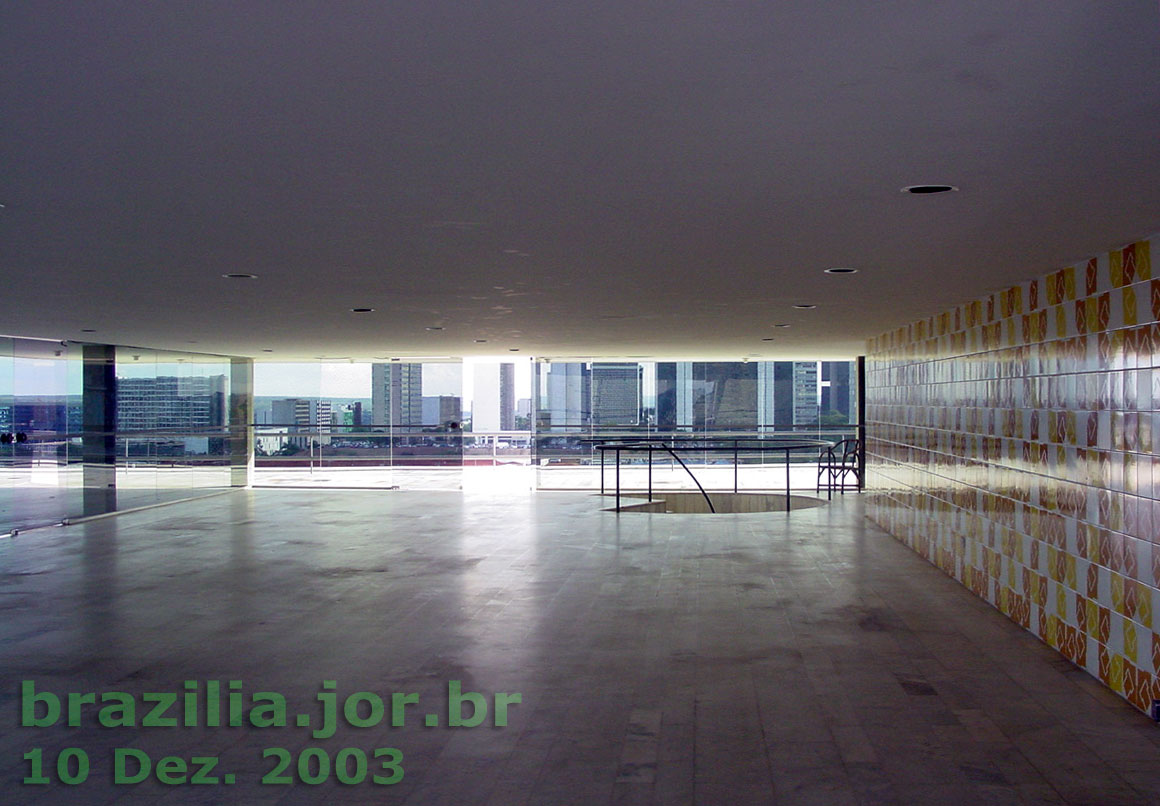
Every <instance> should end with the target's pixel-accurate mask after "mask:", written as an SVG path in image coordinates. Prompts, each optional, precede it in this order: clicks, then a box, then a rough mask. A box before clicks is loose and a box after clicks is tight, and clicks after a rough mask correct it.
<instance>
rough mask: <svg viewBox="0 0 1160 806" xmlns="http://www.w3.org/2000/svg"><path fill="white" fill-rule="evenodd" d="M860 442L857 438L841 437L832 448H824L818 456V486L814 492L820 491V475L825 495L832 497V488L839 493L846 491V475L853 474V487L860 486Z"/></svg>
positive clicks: (857, 488) (857, 487) (858, 487)
mask: <svg viewBox="0 0 1160 806" xmlns="http://www.w3.org/2000/svg"><path fill="white" fill-rule="evenodd" d="M861 454H862V442H861V440H858V439H853V438H851V439H843V440H842V441H841V442H838V443H837V444H836V445H834V446H833V447H832V448H826V449H825V450H824V451H822V453H821V455H820V456H818V486H817V489H816V492H819V493H820V492H821V491H822V477H823V476H825V479H826V497H827V498H832V497H833V495H834V488H835V487H837V489H838V491H839V492H841V493H845V492H846V484H847V482H846V477H847V476H849V475H853V476H854V481H853V489H855V490H859V489H861V488H862V467H861Z"/></svg>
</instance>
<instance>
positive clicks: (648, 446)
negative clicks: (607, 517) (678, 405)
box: [593, 437, 834, 513]
mask: <svg viewBox="0 0 1160 806" xmlns="http://www.w3.org/2000/svg"><path fill="white" fill-rule="evenodd" d="M666 441H668V440H665V439H652V440H636V439H629V440H620V441H617V442H601V443H596V444H594V445H593V448H595V449H596V450H598V451H600V493H601V495H603V494H604V455H605V452H606V451H615V452H616V511H617V512H620V453H621V451H627V452H630V453H631V452H640V451H647V452H648V455H649V459H648V463H649V476H648V497H649V500H650V501H651V500H652V452H653V451H654V450H656V449H657V448H658V447H660V448H663V449H664V450H666V451H668V452H669V453H670V454H671V455H672V456H673V458H674V459H676V460H677V461H678V462H680V463H681V467H683V468H685V472H686V473H688V474H689V476H690V477H692V479H693V482H694V483H695V484H696V485H697V488H698V489H699V490H700V491H701V495H703V496H705V500H706V501H707V502H708V503H709V510H710V511H711V512H714V513H715V512H716V511H717V510H716V509H715V508H714V507H713V502H712V501H711V500H710V499H709V495H708V493H706V492H705V488H704V487H702V486H701V482H699V481H697V477H696V476H694V475H693V472H692V471H691V470H689V468H688V466H687V465H686V464H685V463H684V462H683V461H682V460H681V458H680V457H679V456H677V454H676V448H677V447H678V446H677V445H675V444H674V445H671V446H670V445H666V444H664V443H665V442H666ZM681 441H682V442H687V441H692V442H694V443H706V444H704V445H702V447H700V448H698V449H699V450H703V451H723V450H728V449H725V448H715V447H711V446H709V445H708V444H707V443H715V442H731V443H733V445H732V448H731V450H732V452H733V492H734V493H737V492H738V481H737V467H738V462H737V459H738V454H739V451H740V444H741V443H743V442H756V443H761V449H762V450H780V451H785V511H786V512H789V511H790V479H789V466H790V461H789V454H790V451H794V450H800V449H802V448H827V449H829V448H832V447H833V446H834V443H832V442H830V441H828V440H822V439H806V438H803V437H796V438H793V437H791V438H785V437H782V438H774V437H735V438H733V439H728V438H726V439H722V438H719V437H691V438H690V439H689V440H681ZM775 442H781V443H783V444H781V445H774V444H773V443H775ZM657 443H659V445H658V444H657ZM786 443H788V444H786ZM679 447H685V446H684V445H681V446H679Z"/></svg>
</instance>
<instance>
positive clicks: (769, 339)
mask: <svg viewBox="0 0 1160 806" xmlns="http://www.w3.org/2000/svg"><path fill="white" fill-rule="evenodd" d="M762 341H773V336H766V337H765V338H763V339H762Z"/></svg>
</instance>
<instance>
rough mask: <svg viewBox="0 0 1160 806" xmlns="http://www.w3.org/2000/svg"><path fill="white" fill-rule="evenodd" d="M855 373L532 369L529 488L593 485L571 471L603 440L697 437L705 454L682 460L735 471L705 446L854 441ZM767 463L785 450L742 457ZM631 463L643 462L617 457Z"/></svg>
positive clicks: (796, 366)
mask: <svg viewBox="0 0 1160 806" xmlns="http://www.w3.org/2000/svg"><path fill="white" fill-rule="evenodd" d="M855 367H856V365H855V362H853V361H757V362H745V361H718V362H705V361H668V362H598V361H587V362H581V361H571V362H554V361H551V362H550V361H542V362H538V363H537V364H536V366H535V369H536V373H535V383H534V389H535V395H536V397H535V411H536V416H535V426H536V433H535V463H536V466H537V471H538V477H537V480H536V484H537V486H538V487H545V488H552V487H566V488H572V487H590V486H599V477H598V476H597V475H595V474H592V473H580V472H576V470H577V469H579V468H583V467H585V466H589V465H593V464H597V465H599V464H600V462H601V459H600V454H599V452H598V451H596V450H595V449H594V447H593V446H594V444H595V443H597V442H600V441H608V440H616V439H626V440H631V439H641V438H648V439H666V440H670V441H676V442H678V443H679V442H680V441H682V440H683V441H685V442H687V443H688V444H690V445H691V444H693V442H692V441H691V439H692V438H697V439H700V440H702V441H701V442H699V443H697V444H698V445H699V446H700V447H702V448H706V450H694V449H692V448H688V449H685V450H682V451H681V456H682V459H684V460H685V461H686V462H692V463H696V464H700V465H717V464H720V465H726V464H727V465H729V467H730V468H732V463H733V456H732V455H731V454H729V455H725V454H722V453H721V452H719V451H710V450H707V448H710V447H715V448H721V447H722V446H725V445H728V444H732V443H731V440H732V439H733V438H744V437H755V436H759V435H769V436H773V435H792V434H798V435H802V436H812V437H816V438H821V439H825V440H828V441H837V440H839V439H842V438H844V437H847V436H855V435H856V430H857V429H856V424H857V413H858V401H857V373H856V369H855ZM704 440H714V441H710V442H704ZM626 456H627V454H626ZM816 458H817V456H816V452H814V453H812V454H811V452H810V451H803V452H800V453H799V454H797V455H796V456H795V461H799V462H803V463H812V462H813V461H815V460H816ZM774 460H776V462H777V463H779V464H784V453H783V452H782V451H780V450H779V451H775V452H772V453H770V454H769V455H768V456H767V455H765V453H763V452H762V451H760V450H756V451H749V452H742V454H741V455H740V456H739V461H740V462H741V463H742V464H743V465H756V466H761V465H764V464H767V463H770V462H773V461H774ZM633 461H636V462H639V461H642V460H628V459H624V462H625V463H629V464H631V463H632V462H633ZM797 475H798V477H799V480H795V481H794V482H792V484H793V485H794V486H813V484H812V482H810V483H809V484H806V481H809V479H806V474H804V473H799V474H797ZM747 476H748V478H749V480H750V481H751V482H753V483H754V484H757V485H759V486H762V488H765V486H780V487H782V488H784V486H785V481H784V475H782V476H779V477H773V476H772V475H770V474H766V476H768V477H759V474H758V475H755V474H753V473H749V474H747ZM801 479H804V481H802V480H801ZM731 484H732V480H730V485H731Z"/></svg>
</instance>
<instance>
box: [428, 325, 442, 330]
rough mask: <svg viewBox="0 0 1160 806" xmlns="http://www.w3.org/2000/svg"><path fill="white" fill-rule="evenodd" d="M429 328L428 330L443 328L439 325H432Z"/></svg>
mask: <svg viewBox="0 0 1160 806" xmlns="http://www.w3.org/2000/svg"><path fill="white" fill-rule="evenodd" d="M427 329H428V330H442V329H443V328H441V327H439V326H438V325H432V326H431V327H429V328H427Z"/></svg>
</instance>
